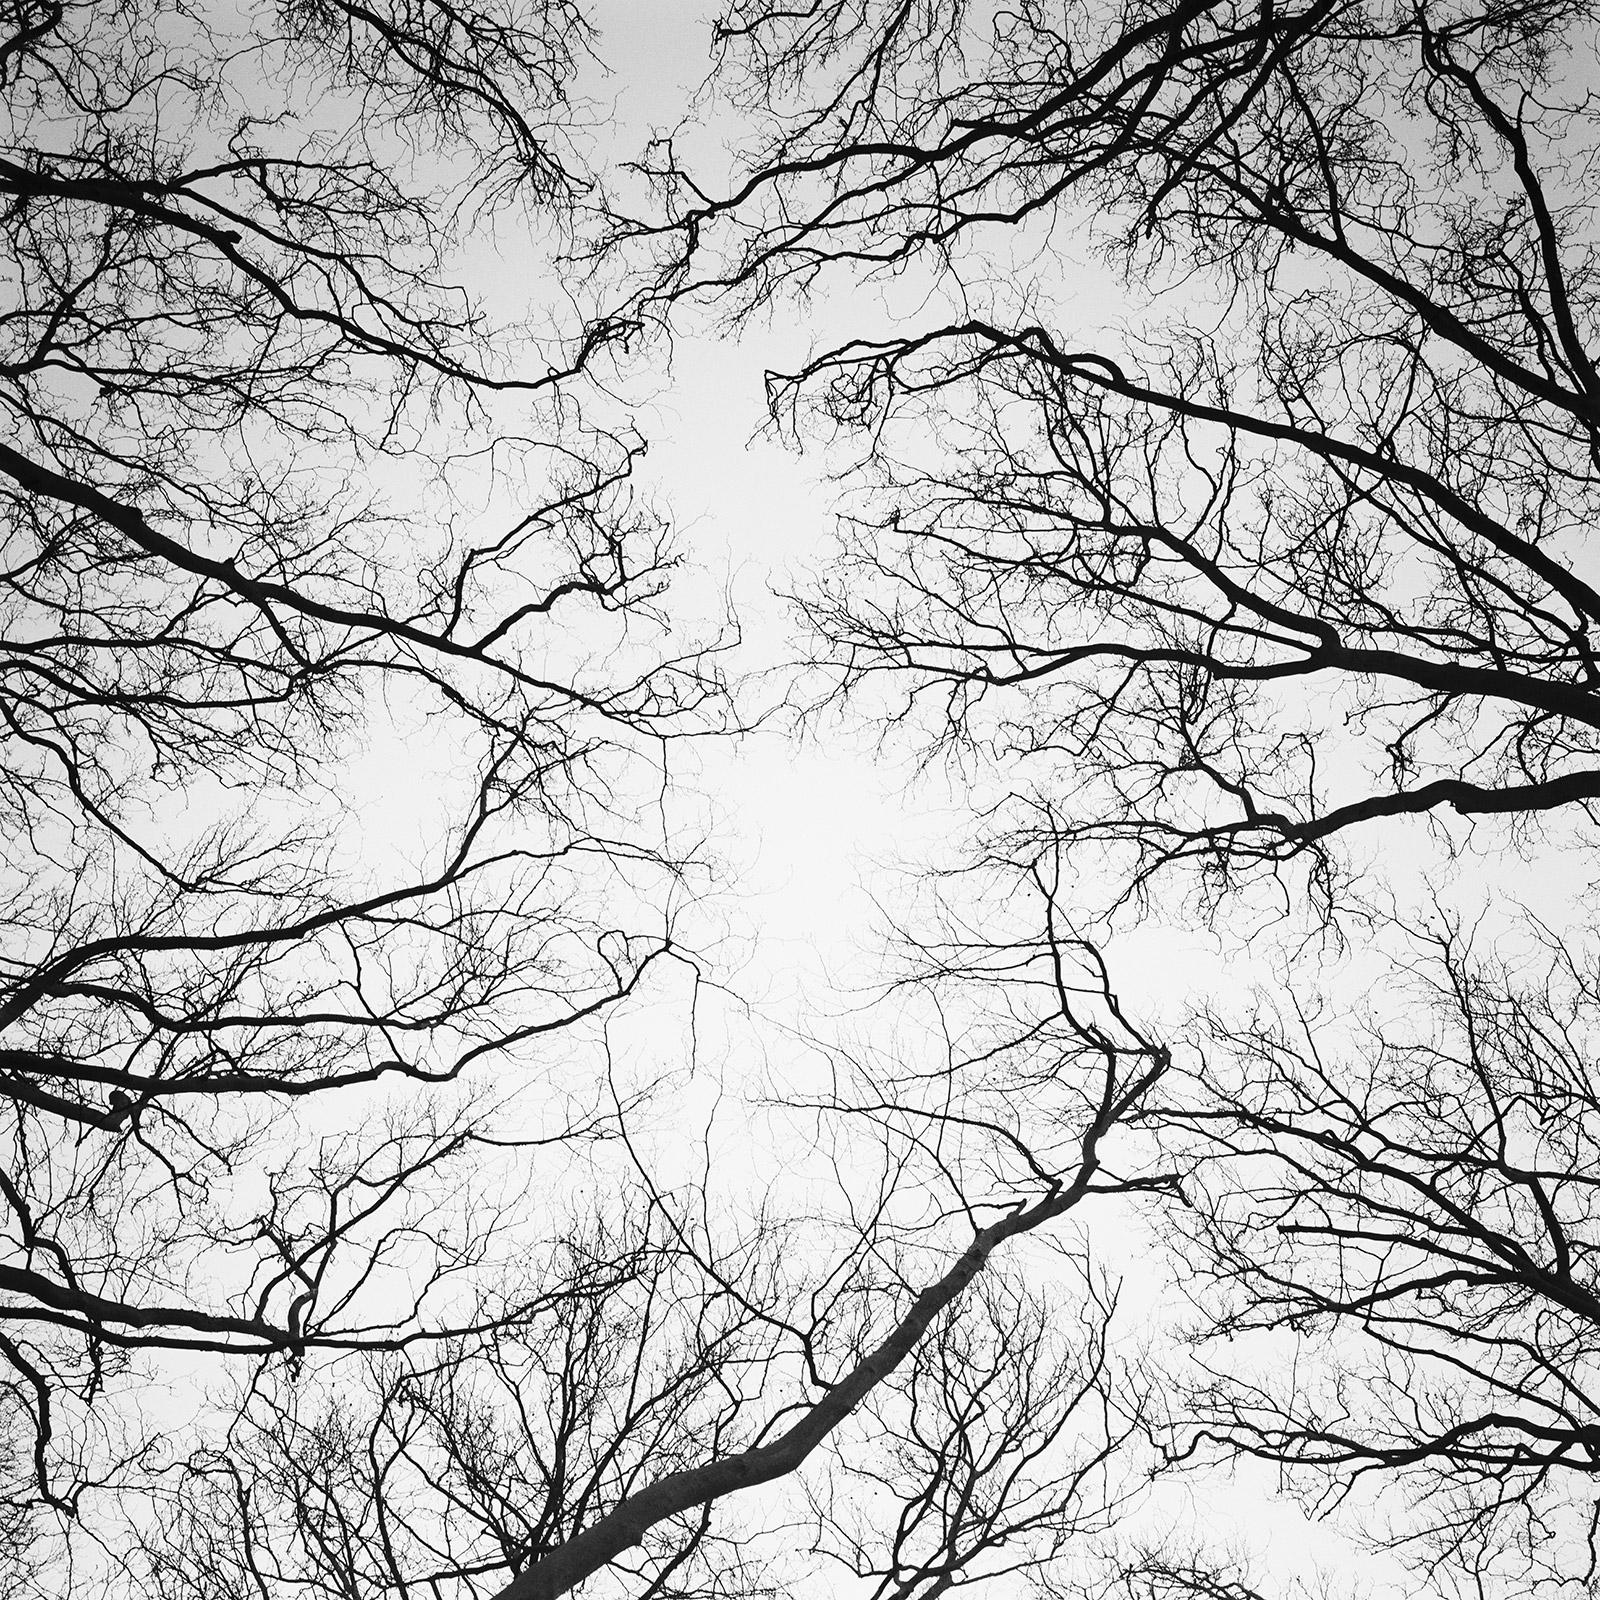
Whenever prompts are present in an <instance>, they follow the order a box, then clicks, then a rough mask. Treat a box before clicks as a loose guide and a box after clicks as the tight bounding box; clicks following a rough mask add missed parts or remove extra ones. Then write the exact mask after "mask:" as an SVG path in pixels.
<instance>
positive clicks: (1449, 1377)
mask: <svg viewBox="0 0 1600 1600" xmlns="http://www.w3.org/2000/svg"><path fill="white" fill-rule="evenodd" d="M1416 946H1417V949H1416V956H1415V959H1414V963H1413V967H1412V970H1411V972H1410V973H1409V974H1397V975H1396V976H1395V978H1394V979H1393V980H1392V982H1391V985H1390V992H1389V993H1387V994H1386V995H1385V996H1384V997H1383V999H1382V1001H1381V1002H1380V1003H1378V1004H1377V1005H1374V1006H1370V1007H1369V1008H1368V1010H1367V1014H1366V1015H1364V1016H1363V1015H1359V1014H1358V1015H1357V1016H1356V1017H1355V1018H1354V1019H1345V1021H1344V1025H1343V1026H1341V1019H1340V1018H1338V1017H1337V1016H1334V1015H1321V1016H1318V1015H1315V1014H1313V1013H1312V1012H1311V1010H1310V1008H1309V1006H1308V1005H1305V1004H1301V1005H1299V1006H1297V1007H1296V1008H1294V1009H1286V1008H1285V1007H1284V1006H1282V1005H1281V1004H1280V1005H1279V1006H1277V1007H1272V1006H1270V1005H1269V1004H1267V1003H1265V1002H1263V1005H1262V1008H1261V1009H1260V1010H1259V1011H1258V1012H1257V1013H1256V1014H1254V1015H1253V1016H1250V1017H1249V1018H1248V1019H1247V1020H1245V1021H1243V1022H1241V1021H1239V1020H1238V1019H1237V1018H1231V1017H1224V1016H1218V1017H1215V1018H1213V1019H1212V1027H1211V1029H1210V1035H1211V1038H1212V1040H1213V1044H1212V1046H1211V1049H1210V1050H1209V1051H1208V1059H1207V1060H1206V1061H1205V1062H1204V1064H1203V1065H1202V1066H1201V1067H1200V1069H1199V1071H1198V1073H1197V1075H1196V1078H1195V1080H1194V1082H1192V1083H1191V1084H1188V1085H1186V1086H1184V1087H1183V1088H1181V1089H1180V1091H1179V1096H1180V1099H1179V1104H1180V1106H1181V1110H1180V1111H1179V1113H1178V1115H1177V1116H1176V1117H1175V1118H1174V1122H1173V1127H1174V1130H1175V1131H1178V1133H1179V1137H1180V1140H1184V1141H1187V1151H1186V1155H1185V1156H1176V1152H1175V1158H1176V1159H1177V1160H1178V1161H1179V1164H1180V1165H1182V1166H1183V1167H1184V1169H1185V1170H1186V1171H1188V1172H1189V1173H1190V1174H1191V1176H1189V1177H1188V1178H1187V1179H1186V1181H1185V1193H1186V1196H1187V1198H1188V1200H1189V1202H1190V1205H1189V1208H1188V1209H1187V1211H1186V1212H1183V1213H1180V1216H1182V1217H1183V1218H1185V1221H1183V1222H1180V1224H1179V1225H1180V1227H1183V1228H1184V1230H1185V1232H1187V1234H1188V1235H1189V1240H1190V1243H1189V1247H1188V1251H1187V1255H1188V1266H1189V1274H1188V1276H1187V1278H1186V1282H1187V1283H1188V1285H1189V1287H1190V1293H1191V1297H1192V1299H1193V1301H1194V1304H1195V1306H1196V1308H1197V1313H1198V1317H1197V1328H1198V1331H1200V1332H1201V1333H1202V1334H1203V1335H1204V1336H1205V1338H1206V1340H1207V1345H1206V1350H1207V1355H1206V1356H1205V1358H1204V1359H1203V1361H1202V1365H1207V1364H1210V1365H1213V1366H1214V1369H1215V1370H1214V1373H1213V1375H1212V1377H1211V1378H1209V1379H1206V1378H1202V1379H1200V1380H1198V1381H1196V1382H1195V1383H1194V1384H1193V1385H1192V1388H1191V1391H1190V1392H1189V1393H1188V1394H1187V1395H1186V1398H1185V1404H1184V1406H1180V1407H1179V1408H1178V1409H1179V1410H1180V1411H1183V1412H1184V1417H1183V1420H1182V1421H1181V1422H1179V1424H1178V1425H1177V1427H1176V1429H1175V1432H1174V1435H1173V1439H1174V1443H1173V1445H1172V1448H1173V1449H1174V1451H1175V1452H1176V1453H1177V1454H1179V1455H1185V1456H1187V1455H1193V1454H1196V1453H1202V1454H1203V1453H1205V1452H1206V1451H1207V1450H1208V1449H1209V1448H1210V1447H1211V1446H1212V1445H1213V1444H1215V1443H1218V1442H1221V1443H1223V1444H1225V1445H1226V1446H1227V1447H1229V1448H1230V1449H1234V1450H1241V1451H1244V1452H1247V1453H1248V1454H1250V1455H1254V1456H1257V1457H1260V1458H1262V1459H1264V1460H1267V1461H1270V1462H1274V1463H1277V1464H1280V1465H1281V1466H1283V1467H1285V1468H1286V1469H1288V1470H1289V1472H1290V1474H1291V1482H1293V1483H1295V1484H1296V1486H1297V1487H1298V1488H1299V1489H1301V1491H1302V1492H1303V1493H1304V1494H1305V1495H1306V1497H1307V1499H1308V1500H1310V1501H1311V1502H1312V1503H1319V1502H1320V1503H1330V1502H1332V1501H1333V1500H1334V1499H1335V1498H1339V1497H1343V1496H1345V1495H1348V1494H1350V1493H1351V1492H1352V1491H1353V1490H1358V1489H1359V1487H1360V1486H1361V1484H1362V1480H1363V1479H1365V1478H1368V1477H1370V1476H1372V1475H1374V1474H1376V1473H1379V1472H1381V1473H1383V1474H1385V1475H1388V1476H1393V1477H1397V1478H1399V1479H1400V1480H1401V1481H1402V1482H1403V1484H1404V1485H1405V1489H1406V1495H1407V1499H1408V1501H1409V1502H1410V1503H1411V1504H1412V1506H1413V1514H1412V1516H1411V1517H1410V1518H1409V1519H1407V1520H1404V1521H1401V1522H1400V1523H1399V1524H1398V1528H1397V1530H1396V1532H1395V1542H1396V1544H1397V1545H1400V1546H1402V1547H1404V1546H1407V1545H1409V1546H1411V1547H1413V1548H1414V1549H1415V1550H1416V1552H1417V1553H1419V1554H1420V1556H1421V1558H1422V1560H1423V1561H1424V1562H1426V1563H1428V1564H1434V1563H1437V1562H1438V1561H1439V1560H1440V1559H1441V1558H1445V1559H1447V1560H1448V1561H1449V1562H1450V1563H1451V1564H1452V1565H1453V1566H1456V1567H1459V1568H1463V1569H1465V1570H1466V1571H1467V1572H1469V1573H1473V1574H1477V1575H1479V1576H1480V1577H1481V1579H1482V1581H1483V1582H1484V1584H1485V1586H1486V1587H1488V1588H1489V1589H1490V1591H1491V1592H1495V1591H1496V1590H1500V1591H1501V1592H1503V1586H1504V1585H1505V1584H1507V1583H1508V1582H1511V1581H1513V1580H1514V1581H1515V1582H1516V1584H1517V1586H1518V1587H1519V1588H1520V1587H1521V1586H1522V1585H1527V1587H1528V1592H1546V1593H1552V1592H1558V1591H1559V1589H1560V1587H1561V1586H1562V1584H1564V1583H1565V1584H1570V1585H1573V1586H1575V1587H1580V1586H1582V1585H1584V1584H1586V1583H1587V1582H1588V1581H1589V1579H1590V1578H1591V1577H1592V1573H1593V1537H1594V1527H1595V1524H1596V1519H1597V1518H1600V1496H1597V1495H1596V1493H1595V1489H1594V1482H1595V1476H1596V1472H1597V1470H1600V1412H1597V1405H1600V1395H1597V1394H1596V1392H1595V1388H1594V1374H1593V1371H1592V1367H1593V1361H1592V1357H1591V1354H1590V1353H1591V1351H1592V1350H1593V1348H1594V1340H1595V1328H1596V1322H1597V1318H1600V1278H1597V1272H1596V1263H1597V1252H1600V1235H1597V1225H1596V1219H1597V1215H1600V1212H1597V1205H1596V1182H1597V1180H1596V1150H1595V1142H1596V1139H1597V1138H1600V1101H1597V1099H1596V1082H1595V1070H1594V1058H1595V1027H1596V1022H1597V1020H1600V976H1597V972H1596V967H1595V961H1594V953H1593V950H1592V949H1590V948H1588V947H1585V948H1584V949H1583V950H1581V951H1578V950H1574V949H1573V948H1571V947H1570V946H1568V945H1566V944H1564V943H1562V942H1561V941H1559V940H1556V939H1554V938H1553V937H1552V936H1550V935H1548V934H1546V935H1545V937H1544V940H1543V943H1542V945H1541V946H1536V947H1535V948H1534V949H1532V950H1529V951H1521V952H1515V951H1513V949H1512V948H1511V947H1510V946H1508V945H1507V944H1505V943H1502V944H1501V945H1500V946H1499V947H1498V949H1497V951H1496V953H1494V954H1478V953H1475V952H1474V950H1473V949H1472V946H1471V941H1470V939H1469V938H1468V937H1467V936H1466V935H1465V934H1464V933H1463V932H1462V931H1461V929H1460V928H1459V927H1458V926H1456V925H1453V924H1451V923H1449V922H1439V923H1436V924H1435V925H1434V926H1433V927H1431V928H1428V929H1424V930H1419V932H1418V933H1417V935H1416ZM1286 1334H1287V1335H1290V1336H1292V1338H1293V1339H1294V1341H1295V1342H1296V1343H1297V1344H1298V1345H1300V1346H1302V1347H1304V1349H1305V1354H1304V1355H1303V1356H1302V1359H1301V1363H1300V1369H1301V1370H1300V1374H1299V1377H1298V1380H1297V1381H1291V1380H1288V1379H1287V1378H1286V1377H1285V1375H1284V1373H1283V1372H1282V1371H1275V1370H1273V1369H1272V1367H1271V1365H1270V1363H1268V1362H1265V1361H1263V1359H1262V1347H1263V1345H1264V1344H1265V1343H1267V1342H1269V1341H1271V1340H1273V1339H1282V1337H1283V1336H1284V1335H1286ZM1239 1348H1242V1349H1243V1350H1244V1351H1245V1352H1248V1353H1247V1354H1245V1355H1244V1356H1243V1358H1242V1359H1238V1358H1234V1357H1233V1355H1232V1352H1233V1351H1234V1350H1236V1349H1239ZM1312 1350H1315V1351H1316V1353H1317V1359H1316V1360H1315V1361H1312V1360H1308V1359H1307V1356H1309V1355H1310V1352H1311V1351H1312ZM1418 1510H1420V1511H1421V1512H1422V1513H1423V1515H1422V1516H1420V1517H1419V1516H1418V1515H1417V1512H1418Z"/></svg>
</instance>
